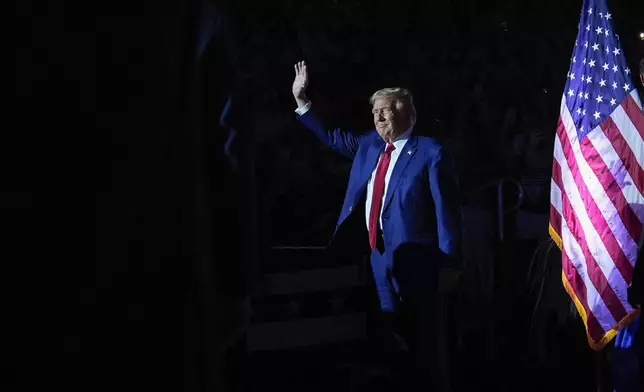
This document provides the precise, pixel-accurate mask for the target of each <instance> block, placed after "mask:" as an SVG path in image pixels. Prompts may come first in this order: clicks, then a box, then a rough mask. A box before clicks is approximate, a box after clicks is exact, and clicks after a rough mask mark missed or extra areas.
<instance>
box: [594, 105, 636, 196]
mask: <svg viewBox="0 0 644 392" xmlns="http://www.w3.org/2000/svg"><path fill="white" fill-rule="evenodd" d="M624 117H626V114H624ZM624 122H625V120H622V122H620V124H622V127H621V128H622V129H621V130H620V128H618V127H617V124H615V121H614V120H613V119H612V118H611V117H608V118H606V120H604V121H603V122H602V123H601V124H600V127H601V130H602V131H603V132H604V135H606V138H607V139H608V140H610V141H611V144H612V145H613V148H614V149H615V151H620V152H621V154H620V156H619V158H620V162H621V163H622V165H623V166H624V167H625V168H626V171H627V172H628V174H629V175H630V176H631V178H632V179H633V182H634V183H635V186H636V187H637V190H638V191H639V192H640V194H644V192H643V190H644V172H642V166H641V162H638V159H637V157H636V156H635V154H634V152H633V150H632V149H631V146H630V145H629V143H628V141H627V140H626V139H624V137H623V135H622V132H624V131H628V132H630V133H631V134H635V132H633V131H632V130H631V129H627V128H626V126H625V125H624ZM631 125H632V124H631ZM640 141H641V140H640ZM611 163H612V164H614V165H617V164H619V162H611ZM620 193H621V192H620Z"/></svg>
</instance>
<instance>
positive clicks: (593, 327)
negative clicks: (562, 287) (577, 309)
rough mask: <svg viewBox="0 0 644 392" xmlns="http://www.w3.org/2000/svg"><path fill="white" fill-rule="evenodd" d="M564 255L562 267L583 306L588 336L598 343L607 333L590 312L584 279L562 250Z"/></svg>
mask: <svg viewBox="0 0 644 392" xmlns="http://www.w3.org/2000/svg"><path fill="white" fill-rule="evenodd" d="M561 255H562V266H563V272H564V275H565V276H566V279H567V280H568V282H569V283H570V285H571V286H572V287H573V288H574V290H575V292H574V296H575V298H576V299H577V301H578V302H579V303H580V304H581V306H582V307H583V309H584V313H585V316H586V317H585V319H584V324H585V325H586V331H587V332H588V335H589V336H590V338H591V339H592V340H593V341H595V342H596V341H598V340H599V339H601V337H602V336H603V335H604V333H605V331H604V329H603V328H602V326H601V325H599V321H598V320H597V318H596V317H595V315H594V314H593V312H591V311H590V308H589V307H588V298H587V296H586V291H587V290H586V285H585V284H584V280H583V279H582V277H581V275H579V271H577V269H576V268H575V266H574V265H573V263H572V260H570V257H569V256H568V253H567V252H566V251H565V250H563V249H562V251H561Z"/></svg>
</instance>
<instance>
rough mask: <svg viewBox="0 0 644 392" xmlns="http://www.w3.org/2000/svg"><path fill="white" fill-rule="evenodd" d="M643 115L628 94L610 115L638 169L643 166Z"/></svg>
mask: <svg viewBox="0 0 644 392" xmlns="http://www.w3.org/2000/svg"><path fill="white" fill-rule="evenodd" d="M629 101H630V102H631V103H630V104H629V103H628V102H629ZM643 116H644V115H643V114H642V111H641V110H640V108H638V107H637V105H635V103H634V102H633V99H632V98H630V96H629V99H627V100H625V101H624V102H622V104H621V105H620V106H618V107H616V108H615V110H614V111H613V113H612V114H611V115H610V118H611V119H612V120H613V122H614V123H615V124H619V127H617V126H615V127H616V129H617V130H618V131H619V132H620V134H621V136H622V138H624V140H625V141H626V143H628V147H629V148H630V150H631V151H632V154H633V155H634V157H635V161H636V162H637V163H638V165H639V167H640V169H641V168H642V167H644V157H643V156H642V152H644V140H642V128H644V124H643V122H644V120H642V117H643ZM638 123H639V124H638Z"/></svg>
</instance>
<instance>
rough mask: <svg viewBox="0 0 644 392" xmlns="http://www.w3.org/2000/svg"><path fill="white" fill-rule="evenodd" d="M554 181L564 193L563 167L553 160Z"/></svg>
mask: <svg viewBox="0 0 644 392" xmlns="http://www.w3.org/2000/svg"><path fill="white" fill-rule="evenodd" d="M552 180H553V181H554V182H555V184H557V186H558V187H559V190H560V191H562V192H563V191H564V187H563V182H561V167H560V166H559V162H557V160H556V159H553V160H552Z"/></svg>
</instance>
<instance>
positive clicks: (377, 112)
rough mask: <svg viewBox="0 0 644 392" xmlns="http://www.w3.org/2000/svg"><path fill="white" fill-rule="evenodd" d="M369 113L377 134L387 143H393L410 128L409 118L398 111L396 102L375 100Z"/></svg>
mask: <svg viewBox="0 0 644 392" xmlns="http://www.w3.org/2000/svg"><path fill="white" fill-rule="evenodd" d="M371 113H373V123H374V125H375V126H376V130H377V131H378V134H379V135H380V137H382V138H383V139H384V140H385V141H387V142H392V141H394V139H395V138H396V137H398V136H400V135H402V134H403V133H405V131H406V130H407V129H408V128H409V127H410V126H411V122H410V118H409V116H408V115H406V114H405V113H404V112H403V111H399V110H398V109H397V108H396V102H395V101H393V100H391V99H388V98H377V99H376V100H375V101H374V103H373V109H372V110H371Z"/></svg>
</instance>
